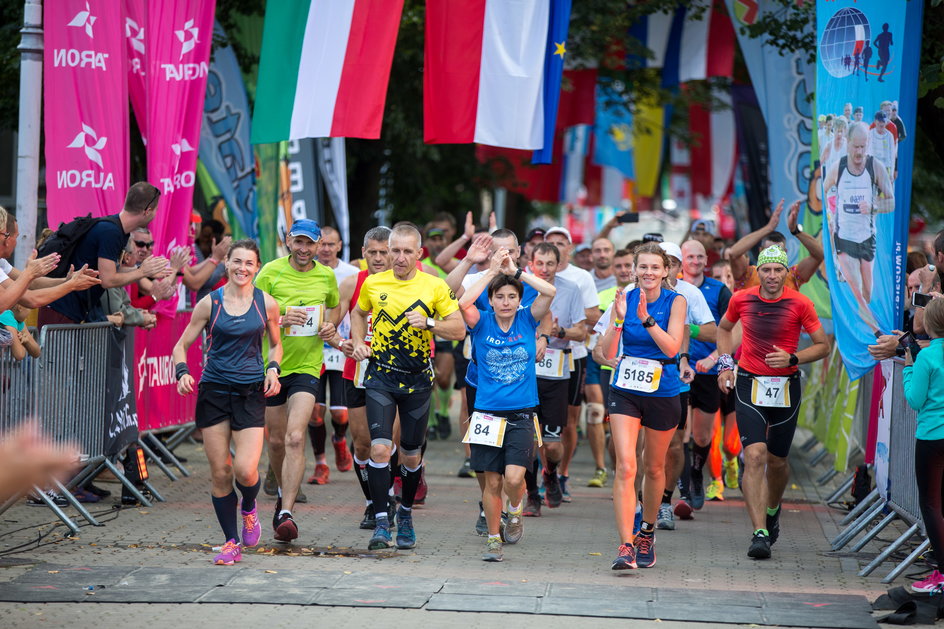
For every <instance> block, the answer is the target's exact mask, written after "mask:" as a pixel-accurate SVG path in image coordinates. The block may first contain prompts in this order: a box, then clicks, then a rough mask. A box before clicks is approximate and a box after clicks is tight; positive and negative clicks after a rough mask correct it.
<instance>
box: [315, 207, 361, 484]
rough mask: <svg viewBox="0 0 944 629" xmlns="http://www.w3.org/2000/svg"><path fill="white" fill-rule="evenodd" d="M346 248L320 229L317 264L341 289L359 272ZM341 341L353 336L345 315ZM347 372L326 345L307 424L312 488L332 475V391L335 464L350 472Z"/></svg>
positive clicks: (332, 232)
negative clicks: (328, 449) (328, 445)
mask: <svg viewBox="0 0 944 629" xmlns="http://www.w3.org/2000/svg"><path fill="white" fill-rule="evenodd" d="M341 249H343V245H342V243H341V234H340V233H338V230H336V229H335V228H333V227H330V226H327V225H326V226H325V227H322V228H321V240H320V241H318V262H320V263H321V264H323V265H324V266H326V267H328V268H330V269H332V270H333V271H334V279H335V280H336V281H337V283H338V286H340V285H341V282H343V281H344V280H345V279H347V278H348V277H351V276H352V275H357V273H358V269H357V267H355V266H352V265H350V264H348V263H347V262H345V261H344V260H341V259H339V258H338V255H339V254H340V253H341ZM338 331H339V332H340V334H341V337H342V338H348V337H349V336H350V334H351V320H350V318H349V317H347V316H345V317H344V318H343V319H342V320H341V324H340V325H339V326H338ZM343 370H344V354H343V353H342V352H341V350H339V349H336V348H334V347H331V346H330V345H326V346H325V348H324V369H322V373H321V378H320V379H319V380H318V393H317V395H316V396H315V412H314V414H313V415H312V417H311V420H310V421H309V422H308V438H309V439H310V440H311V447H312V451H313V452H314V453H315V471H314V473H313V474H312V475H311V476H310V477H309V478H308V483H309V484H311V485H327V484H328V480H329V479H330V476H331V469H330V468H329V467H328V463H327V460H326V458H325V442H326V441H327V439H328V430H327V427H326V426H325V408H326V405H327V403H328V398H329V394H328V391H329V390H330V392H331V393H330V398H331V406H330V407H328V408H329V410H330V411H331V427H332V428H333V429H334V434H333V435H332V437H331V445H332V446H333V447H334V465H335V467H336V468H337V470H338V471H339V472H347V471H348V470H350V469H351V466H352V461H351V453H350V452H349V451H348V447H347V439H346V438H345V435H346V434H347V426H348V410H347V403H346V402H345V398H344V383H343V379H342V378H341V372H342V371H343Z"/></svg>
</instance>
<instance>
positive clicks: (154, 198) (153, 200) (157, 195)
mask: <svg viewBox="0 0 944 629" xmlns="http://www.w3.org/2000/svg"><path fill="white" fill-rule="evenodd" d="M159 196H161V191H160V190H157V189H155V190H154V196H153V197H152V198H151V200H150V201H148V204H147V205H145V206H144V207H145V208H146V210H154V211H155V212H156V211H157V206H156V205H154V202H155V201H157V198H158V197H159ZM152 205H154V207H151V206H152ZM146 210H145V211H146Z"/></svg>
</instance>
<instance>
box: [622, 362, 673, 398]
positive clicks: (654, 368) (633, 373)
mask: <svg viewBox="0 0 944 629" xmlns="http://www.w3.org/2000/svg"><path fill="white" fill-rule="evenodd" d="M660 380H662V363H661V362H659V361H658V360H650V359H646V358H633V357H632V356H626V357H624V358H623V360H621V361H620V364H619V368H618V369H617V374H616V386H617V387H619V388H620V389H628V390H629V391H639V392H640V393H655V392H656V391H658V390H659V381H660Z"/></svg>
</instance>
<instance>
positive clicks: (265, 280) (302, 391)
mask: <svg viewBox="0 0 944 629" xmlns="http://www.w3.org/2000/svg"><path fill="white" fill-rule="evenodd" d="M320 238H321V229H320V228H319V227H318V223H316V222H315V221H313V220H310V219H300V220H297V221H295V222H294V223H293V224H292V227H291V229H290V230H289V233H288V238H287V240H288V242H287V244H288V249H289V255H288V256H286V257H284V258H279V259H277V260H273V261H272V262H269V263H268V264H266V265H265V266H264V267H262V270H261V271H259V277H257V278H256V286H258V287H259V288H260V289H262V290H264V291H266V292H267V293H268V294H270V295H272V297H273V298H274V299H275V300H276V302H277V303H278V304H279V310H280V312H282V313H283V314H282V347H283V350H284V352H285V358H284V360H283V361H282V362H283V364H282V372H281V377H280V378H279V382H280V384H281V389H280V391H279V394H278V395H274V396H272V397H271V398H269V399H268V400H266V428H267V429H268V444H269V461H270V462H271V463H270V466H271V468H272V470H273V472H275V478H276V481H277V482H278V485H279V489H278V497H277V498H276V500H275V513H274V514H273V516H272V528H273V529H274V530H275V539H276V540H278V541H280V542H290V541H292V540H293V539H295V538H296V537H298V525H297V524H296V523H295V520H294V518H293V517H292V509H294V508H295V502H296V495H297V494H298V488H299V487H300V486H301V482H302V478H304V475H305V429H306V427H307V426H308V422H309V420H310V419H311V416H312V413H313V411H314V407H315V397H316V396H317V394H318V376H319V374H320V373H321V364H322V347H323V346H324V341H323V340H322V338H330V337H331V336H333V335H334V331H335V323H337V317H338V310H337V307H338V287H337V283H336V282H335V280H334V272H333V271H332V270H331V269H330V268H328V267H327V266H325V265H323V264H321V263H320V262H317V261H316V260H315V249H316V247H317V245H318V241H319V239H320Z"/></svg>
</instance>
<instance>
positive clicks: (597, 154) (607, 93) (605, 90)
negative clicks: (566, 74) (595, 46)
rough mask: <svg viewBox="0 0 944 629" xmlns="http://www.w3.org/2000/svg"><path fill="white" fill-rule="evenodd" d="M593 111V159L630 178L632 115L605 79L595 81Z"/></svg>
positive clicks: (632, 169)
mask: <svg viewBox="0 0 944 629" xmlns="http://www.w3.org/2000/svg"><path fill="white" fill-rule="evenodd" d="M596 111H597V115H596V121H595V124H594V135H595V136H596V147H595V151H594V156H593V161H594V162H596V163H597V164H599V165H600V166H610V167H612V168H615V169H617V170H618V171H619V172H620V173H622V175H623V176H624V177H626V178H627V179H633V178H634V177H635V176H636V175H635V173H634V168H633V117H632V115H631V114H630V113H629V110H628V109H627V103H626V102H625V100H624V99H623V96H622V95H621V94H620V93H619V92H617V91H616V90H614V89H613V88H612V87H611V86H610V83H609V81H608V80H606V79H601V80H600V82H599V83H598V84H597V108H596Z"/></svg>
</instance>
